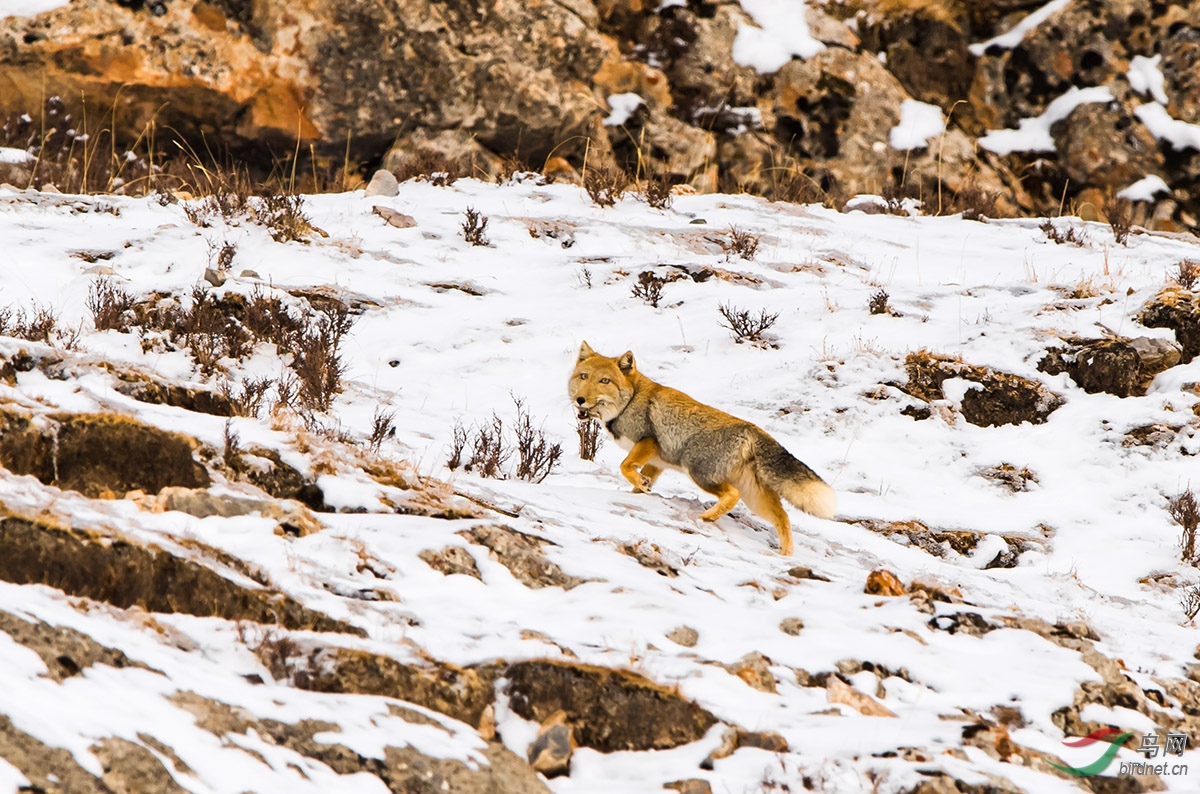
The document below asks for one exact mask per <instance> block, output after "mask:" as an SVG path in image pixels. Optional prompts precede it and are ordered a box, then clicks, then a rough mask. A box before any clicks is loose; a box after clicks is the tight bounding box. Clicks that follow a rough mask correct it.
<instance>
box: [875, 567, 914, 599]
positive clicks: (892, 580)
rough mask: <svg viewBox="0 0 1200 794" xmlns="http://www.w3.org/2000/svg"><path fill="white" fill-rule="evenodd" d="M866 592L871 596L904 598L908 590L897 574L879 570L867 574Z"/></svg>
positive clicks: (882, 569)
mask: <svg viewBox="0 0 1200 794" xmlns="http://www.w3.org/2000/svg"><path fill="white" fill-rule="evenodd" d="M866 592H867V593H870V594H871V595H882V596H902V595H904V594H905V593H906V592H907V590H906V589H905V587H904V585H903V583H901V581H900V579H899V578H897V577H896V574H894V573H892V572H891V571H889V570H886V569H884V568H879V569H877V570H874V571H871V572H870V573H869V574H867V586H866Z"/></svg>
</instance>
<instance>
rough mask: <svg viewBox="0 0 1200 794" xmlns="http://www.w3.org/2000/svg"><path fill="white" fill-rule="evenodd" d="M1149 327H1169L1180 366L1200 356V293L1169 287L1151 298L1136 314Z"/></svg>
mask: <svg viewBox="0 0 1200 794" xmlns="http://www.w3.org/2000/svg"><path fill="white" fill-rule="evenodd" d="M1138 321H1139V322H1140V323H1141V324H1142V325H1144V326H1146V327H1148V328H1170V329H1171V330H1173V331H1174V332H1175V341H1177V342H1178V343H1179V347H1180V359H1179V360H1180V363H1183V364H1187V363H1190V362H1191V360H1192V359H1194V358H1195V357H1196V356H1198V355H1200V294H1197V293H1195V292H1192V291H1190V290H1187V289H1184V288H1183V287H1179V286H1170V287H1167V288H1166V289H1164V290H1163V291H1162V292H1160V293H1158V295H1156V296H1154V297H1153V298H1151V299H1150V300H1149V301H1148V302H1147V303H1146V305H1145V306H1143V307H1142V310H1141V312H1139V314H1138Z"/></svg>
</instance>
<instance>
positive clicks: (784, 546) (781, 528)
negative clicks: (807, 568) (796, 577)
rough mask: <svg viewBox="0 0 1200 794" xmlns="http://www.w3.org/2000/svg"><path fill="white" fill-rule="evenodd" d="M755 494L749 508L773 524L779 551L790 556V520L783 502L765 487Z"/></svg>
mask: <svg viewBox="0 0 1200 794" xmlns="http://www.w3.org/2000/svg"><path fill="white" fill-rule="evenodd" d="M756 496H757V497H758V498H756V499H755V500H754V502H753V503H752V504H751V505H750V509H751V510H753V511H754V512H755V513H757V514H758V515H759V517H761V518H765V519H766V520H767V521H770V522H771V523H772V524H774V525H775V531H776V532H778V533H779V553H780V554H782V555H783V556H785V557H790V556H791V554H792V551H793V543H792V521H791V519H790V518H788V514H787V511H786V510H784V509H783V502H781V501H780V499H779V496H778V494H776V493H775V492H774V491H769V490H767V489H766V488H763V489H761V491H760V492H759V493H758V494H756Z"/></svg>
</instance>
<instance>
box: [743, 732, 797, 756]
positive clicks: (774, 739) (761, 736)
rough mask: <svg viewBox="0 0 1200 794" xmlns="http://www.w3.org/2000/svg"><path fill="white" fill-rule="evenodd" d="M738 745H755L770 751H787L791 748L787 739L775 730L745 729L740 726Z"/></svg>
mask: <svg viewBox="0 0 1200 794" xmlns="http://www.w3.org/2000/svg"><path fill="white" fill-rule="evenodd" d="M737 746H738V747H739V748H742V747H755V748H758V749H759V750H766V751H767V752H769V753H786V752H788V750H789V749H790V748H789V747H788V743H787V739H785V738H783V735H782V734H779V733H776V732H775V731H744V730H742V729H741V728H738V731H737Z"/></svg>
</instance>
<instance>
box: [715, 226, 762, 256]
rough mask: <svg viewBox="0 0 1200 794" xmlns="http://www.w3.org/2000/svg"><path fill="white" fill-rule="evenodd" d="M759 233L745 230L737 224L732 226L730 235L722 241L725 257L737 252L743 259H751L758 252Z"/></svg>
mask: <svg viewBox="0 0 1200 794" xmlns="http://www.w3.org/2000/svg"><path fill="white" fill-rule="evenodd" d="M758 242H759V240H758V235H755V234H751V233H750V232H747V231H743V230H741V229H739V228H737V227H736V226H734V227H732V228H730V230H729V236H728V237H726V238H725V240H724V241H723V242H722V243H721V247H722V248H724V249H725V258H726V259H729V258H730V257H731V256H733V255H734V254H737V255H738V256H739V257H741V258H742V259H745V260H746V261H750V260H752V259H754V256H755V255H756V254H757V253H758Z"/></svg>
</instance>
